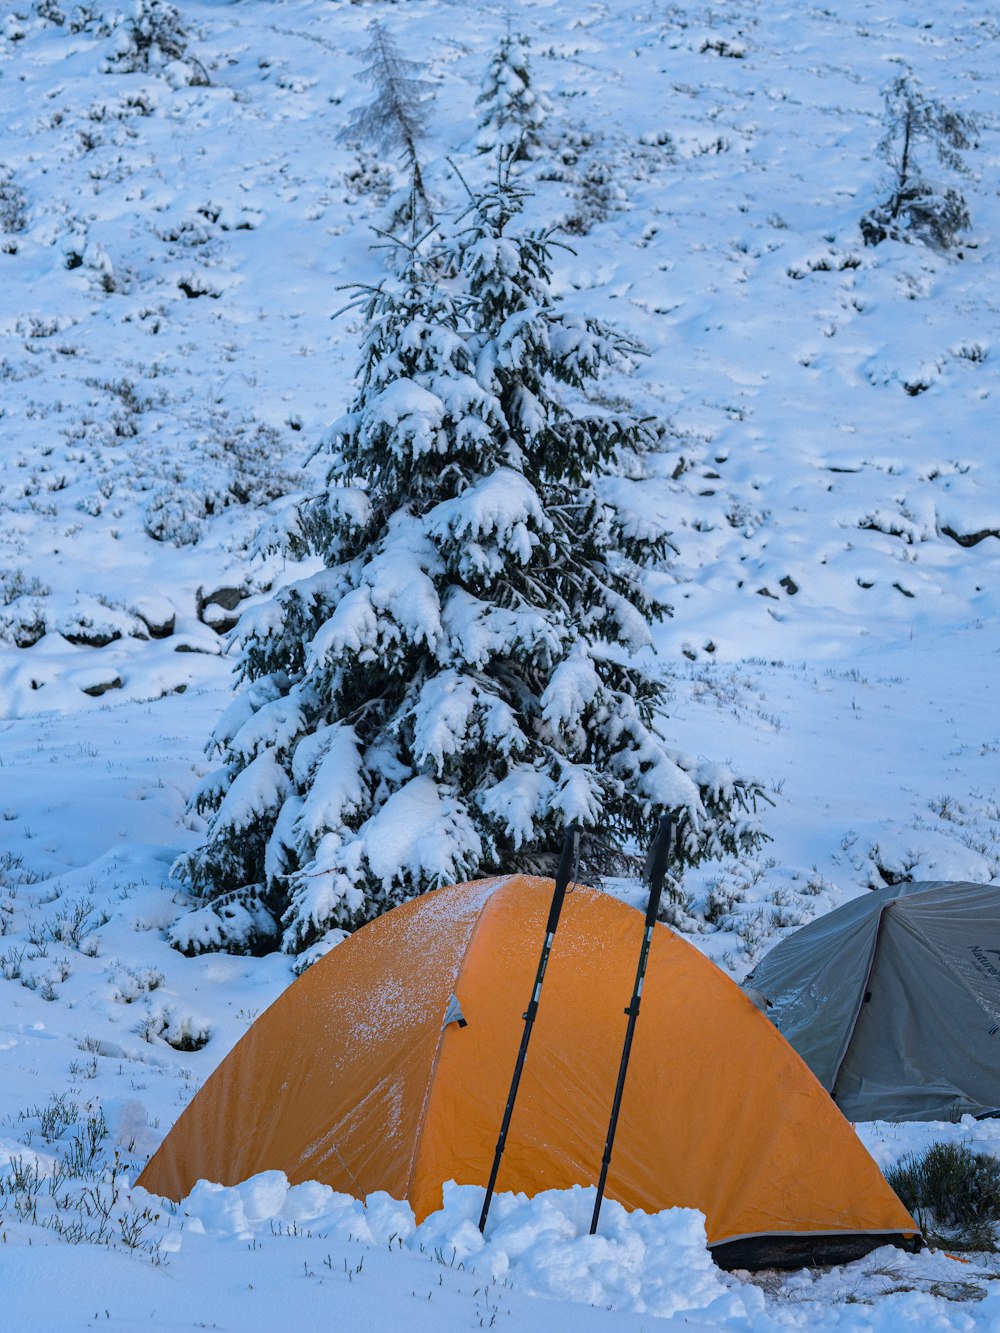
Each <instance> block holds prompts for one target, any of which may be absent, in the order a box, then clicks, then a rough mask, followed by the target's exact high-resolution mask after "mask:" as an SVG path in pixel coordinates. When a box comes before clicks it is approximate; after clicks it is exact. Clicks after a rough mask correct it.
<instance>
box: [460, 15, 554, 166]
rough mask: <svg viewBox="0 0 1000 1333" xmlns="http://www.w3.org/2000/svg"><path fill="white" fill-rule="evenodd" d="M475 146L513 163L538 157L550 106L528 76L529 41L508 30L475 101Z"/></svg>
mask: <svg viewBox="0 0 1000 1333" xmlns="http://www.w3.org/2000/svg"><path fill="white" fill-rule="evenodd" d="M476 106H477V107H479V124H478V133H477V135H476V147H477V149H478V150H479V152H481V153H502V154H503V155H504V156H505V157H507V158H509V159H510V160H512V161H515V162H519V161H523V160H524V159H530V158H534V157H537V155H538V152H539V150H540V148H541V145H542V140H541V129H542V126H543V125H544V124H545V120H546V118H547V116H548V115H549V112H550V111H551V110H552V104H551V102H550V101H549V99H548V98H547V97H546V96H545V94H544V93H543V92H541V91H540V89H539V88H538V87H537V86H536V85H535V84H534V82H533V81H532V77H531V67H530V60H529V47H528V39H527V38H526V37H524V36H523V35H521V34H514V33H512V32H511V31H510V30H509V29H508V31H507V33H506V35H505V36H504V37H503V39H502V40H501V42H500V45H499V46H498V47H497V50H496V54H495V55H494V56H493V59H492V60H491V61H490V64H489V67H488V69H487V71H486V75H485V77H484V79H483V84H482V90H481V91H480V94H479V96H478V97H477V98H476Z"/></svg>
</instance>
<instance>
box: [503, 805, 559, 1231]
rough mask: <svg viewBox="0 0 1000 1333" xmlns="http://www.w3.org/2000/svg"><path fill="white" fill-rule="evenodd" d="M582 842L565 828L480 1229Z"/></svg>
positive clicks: (512, 1112)
mask: <svg viewBox="0 0 1000 1333" xmlns="http://www.w3.org/2000/svg"><path fill="white" fill-rule="evenodd" d="M579 846H580V830H579V829H578V828H576V826H575V825H570V827H569V828H568V829H567V830H566V839H565V841H564V843H563V849H562V856H561V857H560V858H559V869H558V870H557V871H556V882H555V888H554V889H553V892H552V905H551V907H550V908H549V919H548V922H547V923H546V926H545V942H544V943H543V945H542V953H541V957H540V958H539V960H538V970H537V971H536V973H535V980H534V983H533V984H532V987H531V998H530V999H529V1001H528V1007H527V1009H526V1010H525V1012H524V1030H523V1031H522V1033H521V1045H520V1047H519V1048H518V1052H517V1059H516V1060H515V1062H514V1074H513V1077H512V1078H511V1081H510V1091H509V1092H508V1094H507V1104H506V1106H505V1107H504V1112H503V1120H502V1121H501V1122H500V1134H499V1137H498V1138H497V1146H496V1151H495V1152H494V1154H493V1166H492V1168H491V1170H490V1179H489V1184H488V1185H487V1186H486V1197H485V1199H484V1200H483V1211H482V1212H481V1213H480V1215H479V1230H480V1231H481V1232H484V1233H485V1231H486V1219H487V1217H488V1216H489V1211H490V1204H491V1202H492V1200H493V1191H494V1189H495V1188H496V1183H497V1175H498V1173H499V1171H500V1162H501V1160H502V1158H503V1153H504V1148H505V1147H506V1145H507V1131H508V1130H509V1129H510V1120H511V1116H512V1115H513V1114H514V1103H515V1101H516V1100H517V1090H518V1087H519V1085H520V1082H521V1071H522V1070H523V1069H524V1060H525V1056H526V1055H527V1054H528V1042H529V1041H530V1040H531V1029H532V1026H533V1024H534V1022H535V1015H536V1014H537V1013H538V1001H539V998H540V996H541V993H542V982H543V981H544V980H545V969H546V968H547V967H548V963H549V954H550V953H551V951H552V941H553V940H554V939H555V933H556V928H557V927H558V925H559V916H560V914H561V912H562V906H563V902H564V901H565V899H566V889H567V888H568V886H569V882H570V879H571V877H572V875H573V869H574V866H575V864H576V859H577V853H578V851H579Z"/></svg>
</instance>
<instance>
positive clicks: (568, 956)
mask: <svg viewBox="0 0 1000 1333" xmlns="http://www.w3.org/2000/svg"><path fill="white" fill-rule="evenodd" d="M551 893H552V883H551V881H549V880H536V879H531V878H529V877H525V876H511V877H509V878H507V879H504V880H499V881H498V880H492V881H483V882H480V883H477V884H473V885H459V886H457V887H454V888H450V889H439V890H437V891H436V892H434V893H431V894H427V895H425V896H424V897H422V898H418V899H415V900H414V901H412V902H410V903H407V904H405V905H404V906H402V907H398V908H396V909H395V910H393V911H392V912H389V913H387V914H386V915H385V916H384V917H381V918H379V919H378V920H377V921H375V922H373V923H372V924H371V925H369V926H366V927H364V928H363V929H362V930H360V931H358V932H357V933H356V934H355V935H353V936H352V937H351V938H350V939H349V940H346V941H345V942H344V943H343V944H341V945H339V946H338V947H337V948H336V949H335V950H333V951H332V953H330V954H329V955H328V956H327V957H326V958H325V959H323V960H321V961H320V962H319V963H317V964H316V965H315V966H314V967H312V968H311V969H310V970H309V971H308V972H306V973H305V975H304V976H303V977H302V978H300V979H299V980H298V981H297V982H296V983H295V984H294V985H293V986H291V987H289V989H288V990H287V991H286V992H285V994H284V995H282V996H281V997H280V999H279V1000H278V1001H277V1002H276V1003H275V1004H274V1005H273V1006H272V1007H271V1008H270V1009H269V1010H268V1011H267V1013H266V1014H264V1015H263V1016H262V1017H261V1018H260V1019H258V1021H257V1023H255V1024H254V1026H253V1028H251V1030H250V1032H249V1033H248V1034H247V1036H246V1037H245V1038H244V1039H243V1041H241V1042H240V1043H239V1045H238V1046H237V1047H236V1048H235V1050H234V1051H233V1052H232V1053H231V1054H230V1055H229V1056H228V1057H227V1059H226V1060H224V1061H223V1063H222V1065H221V1066H220V1067H219V1069H218V1070H217V1071H216V1073H215V1074H213V1075H212V1077H211V1078H210V1079H209V1080H208V1081H207V1082H206V1084H205V1086H204V1088H203V1089H202V1090H201V1091H200V1092H199V1093H198V1094H197V1096H196V1097H195V1098H194V1100H193V1101H192V1103H191V1105H190V1107H189V1108H188V1109H187V1110H186V1111H185V1112H184V1114H183V1115H182V1116H181V1118H180V1120H179V1121H178V1123H177V1125H176V1126H175V1128H174V1129H173V1130H172V1131H171V1133H170V1134H169V1135H168V1136H167V1138H166V1140H165V1141H164V1144H163V1146H162V1147H161V1149H160V1151H159V1152H158V1153H157V1155H156V1156H155V1157H154V1158H153V1160H152V1161H151V1162H150V1164H149V1166H148V1167H147V1168H146V1171H145V1172H144V1173H143V1175H142V1176H141V1177H140V1182H139V1183H140V1184H142V1185H144V1186H146V1188H148V1189H151V1190H154V1191H157V1192H159V1193H163V1194H167V1195H170V1196H172V1197H174V1198H179V1197H181V1196H182V1195H183V1194H186V1193H187V1192H188V1191H189V1190H190V1189H191V1188H192V1187H193V1185H194V1184H195V1182H196V1181H197V1180H198V1179H199V1178H201V1177H205V1178H208V1179H211V1180H218V1181H221V1182H222V1183H224V1184H234V1183H236V1182H237V1181H239V1180H242V1179H245V1178H246V1177H247V1176H250V1175H253V1174H254V1173H256V1172H258V1171H262V1170H265V1169H268V1168H280V1169H281V1170H283V1171H285V1172H286V1174H287V1175H288V1176H289V1179H290V1180H292V1181H293V1182H298V1181H302V1180H306V1179H318V1180H322V1181H325V1182H327V1183H329V1184H330V1185H333V1186H334V1187H335V1188H336V1189H340V1190H345V1191H348V1192H351V1193H355V1194H359V1195H364V1194H366V1193H369V1192H371V1191H374V1190H387V1191H388V1192H389V1193H390V1194H393V1195H394V1196H395V1197H398V1198H404V1197H405V1198H408V1199H409V1200H410V1203H411V1204H412V1206H413V1209H414V1212H415V1213H416V1215H417V1218H418V1219H421V1220H422V1219H423V1217H425V1216H426V1215H427V1214H428V1213H429V1212H432V1211H433V1210H434V1209H436V1208H438V1207H440V1204H441V1186H442V1183H443V1182H444V1181H447V1180H452V1179H454V1180H457V1181H458V1182H459V1183H462V1184H479V1185H485V1184H486V1181H487V1179H488V1175H489V1169H490V1165H491V1163H492V1160H493V1152H494V1148H495V1146H496V1140H497V1135H498V1132H499V1128H500V1120H501V1117H502V1114H503V1108H504V1104H505V1101H506V1097H507V1092H508V1089H509V1086H510V1078H511V1073H512V1071H513V1066H514V1059H515V1056H516V1053H517V1048H518V1044H519V1042H520V1039H521V1033H522V1031H523V1019H522V1016H523V1013H524V1008H525V1006H526V1004H527V1002H528V998H529V994H530V990H531V985H532V982H533V979H534V975H535V969H536V967H537V964H538V957H539V952H540V950H541V945H542V940H543V936H544V931H545V922H546V917H547V914H548V910H549V904H550V900H551ZM642 931H643V918H642V916H641V914H640V913H638V912H636V911H634V910H633V909H632V908H630V907H627V906H625V905H624V904H622V903H621V902H619V901H618V900H617V899H614V898H611V897H609V896H608V895H606V894H601V893H597V892H595V891H594V890H592V889H587V888H584V887H578V888H575V889H573V890H571V892H570V893H569V894H568V895H567V898H566V903H565V906H564V908H563V915H562V919H561V921H560V924H559V930H558V933H557V935H556V939H555V943H554V945H553V949H552V955H551V959H550V962H549V968H548V973H547V975H546V978H545V985H544V988H543V991H542V998H541V1005H540V1008H539V1012H538V1018H537V1020H536V1023H535V1026H534V1032H533V1035H532V1039H531V1045H530V1048H529V1051H528V1058H527V1062H526V1065H525V1069H524V1074H523V1077H522V1081H521V1088H520V1092H519V1095H518V1101H517V1105H516V1108H515V1111H514V1116H513V1120H512V1122H511V1127H510V1134H509V1137H508V1140H507V1149H506V1153H505V1156H504V1161H503V1165H502V1167H501V1171H500V1175H499V1179H498V1182H497V1188H498V1189H501V1190H522V1191H524V1192H526V1193H528V1194H533V1193H536V1192H538V1191H539V1190H542V1189H549V1188H566V1187H568V1186H570V1185H574V1184H581V1185H591V1184H594V1183H595V1182H596V1179H597V1176H598V1173H599V1171H600V1164H601V1153H602V1150H603V1146H604V1136H605V1133H606V1130H607V1123H608V1116H609V1113H610V1109H611V1102H612V1097H613V1093H614V1087H615V1081H616V1078H617V1074H618V1063H619V1059H620V1055H621V1048H622V1042H623V1039H624V1036H625V1028H626V1023H627V1019H626V1016H625V1013H624V1009H625V1006H626V1005H627V1003H628V1001H629V999H630V996H631V992H632V984H633V980H634V977H635V968H636V963H637V961H638V956H639V947H640V942H641V937H642ZM452 991H454V992H455V994H456V995H457V997H458V999H459V1002H460V1004H461V1006H462V1010H463V1013H464V1015H465V1017H466V1019H467V1021H468V1026H467V1027H465V1028H459V1027H458V1025H457V1024H450V1025H449V1026H448V1027H447V1028H444V1029H443V1028H442V1019H443V1016H444V1012H445V1008H446V1006H447V1002H448V997H449V995H450V994H451V992H452ZM607 1193H608V1197H609V1198H615V1199H618V1200H620V1201H621V1202H622V1203H624V1204H625V1205H626V1206H628V1207H630V1208H642V1209H644V1210H646V1211H649V1212H655V1211H657V1210H659V1209H661V1208H665V1207H669V1206H671V1205H674V1204H681V1205H686V1206H689V1207H695V1208H700V1209H701V1210H702V1211H703V1212H704V1213H705V1214H706V1218H707V1229H708V1237H709V1240H710V1241H711V1242H718V1241H724V1240H729V1239H733V1238H737V1237H740V1236H747V1235H772V1234H773V1235H781V1234H803V1233H810V1232H848V1233H854V1232H868V1231H873V1232H903V1233H907V1234H912V1233H914V1232H915V1231H916V1227H915V1226H914V1223H913V1221H912V1219H911V1218H910V1217H909V1215H908V1214H907V1213H906V1211H905V1209H903V1207H902V1205H901V1204H900V1203H899V1201H898V1200H897V1198H896V1196H895V1195H894V1194H893V1193H892V1191H891V1190H890V1189H889V1187H888V1185H886V1183H885V1181H884V1179H883V1178H882V1175H881V1173H880V1172H879V1170H878V1168H877V1167H876V1166H875V1164H874V1162H873V1161H872V1160H871V1158H870V1157H869V1156H868V1154H867V1153H866V1152H865V1150H864V1148H863V1147H862V1145H861V1143H860V1142H859V1141H858V1139H857V1137H856V1136H855V1134H854V1132H853V1130H852V1129H851V1127H850V1126H849V1125H848V1124H847V1122H846V1121H845V1120H844V1119H843V1117H842V1116H841V1114H840V1112H839V1111H838V1110H837V1108H836V1107H835V1106H834V1104H833V1102H832V1101H831V1100H830V1098H829V1096H828V1095H827V1094H826V1093H825V1092H824V1091H823V1089H822V1088H821V1086H820V1085H819V1083H818V1082H817V1081H816V1079H815V1078H814V1077H813V1075H812V1074H811V1073H810V1072H809V1070H808V1069H807V1067H806V1066H805V1064H803V1062H802V1061H801V1060H800V1059H799V1057H798V1056H797V1055H796V1054H795V1052H794V1051H793V1050H792V1048H791V1047H790V1046H789V1045H788V1044H787V1043H786V1042H785V1040H784V1038H782V1037H781V1036H780V1034H779V1033H778V1032H777V1030H776V1029H775V1028H774V1027H772V1025H771V1024H770V1023H769V1022H768V1020H767V1019H766V1018H765V1017H764V1015H762V1014H761V1013H759V1012H758V1011H757V1009H756V1008H755V1007H754V1006H753V1004H751V1003H750V1001H749V1000H748V999H747V998H746V997H745V996H744V995H743V993H742V992H741V991H740V990H739V988H738V987H737V986H735V985H734V984H733V983H732V982H731V981H730V980H729V978H728V977H726V976H725V975H724V974H723V973H722V972H721V971H719V969H718V968H716V967H715V966H714V964H712V963H711V962H710V961H709V960H708V959H706V958H705V957H703V956H702V955H701V954H700V953H698V951H697V950H695V949H694V948H692V947H691V946H690V945H688V944H686V943H685V942H684V941H683V940H681V939H679V938H678V937H677V936H676V935H674V934H673V933H672V932H671V931H669V930H668V929H667V928H666V927H665V926H658V927H657V928H656V930H655V931H654V936H653V943H652V947H651V950H650V959H649V967H648V970H647V974H646V984H645V989H644V992H643V999H642V1012H641V1015H640V1018H639V1021H638V1025H637V1028H636V1035H635V1043H634V1045H633V1048H632V1060H631V1064H630V1067H629V1076H628V1082H627V1084H626V1088H625V1095H624V1099H623V1102H622V1112H621V1119H620V1122H619V1128H618V1136H617V1139H616V1142H615V1149H614V1156H613V1159H612V1165H611V1171H610V1174H609V1177H608V1189H607Z"/></svg>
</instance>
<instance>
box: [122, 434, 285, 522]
mask: <svg viewBox="0 0 1000 1333" xmlns="http://www.w3.org/2000/svg"><path fill="white" fill-rule="evenodd" d="M283 456H284V442H283V441H282V438H281V435H280V434H279V432H278V431H277V430H275V429H274V427H273V426H268V425H267V424H266V423H264V422H261V421H255V420H253V419H252V418H251V419H236V420H231V419H230V418H229V416H228V415H227V414H226V413H216V414H213V416H212V417H211V419H210V421H209V423H208V426H207V428H206V429H205V430H204V431H202V432H199V433H198V434H197V435H195V436H194V437H193V438H192V440H191V441H190V447H189V449H188V451H187V452H186V453H179V454H178V455H177V456H176V457H175V458H174V460H173V463H172V465H171V468H170V469H169V473H168V475H167V476H165V477H164V478H163V479H162V480H161V481H160V482H158V483H157V484H156V486H155V487H154V489H153V494H152V497H151V498H150V500H149V502H148V504H147V505H146V510H145V514H144V516H143V526H144V527H145V529H146V532H147V534H148V535H149V536H150V537H152V538H153V539H154V540H155V541H162V542H171V543H172V544H173V545H174V546H193V545H194V544H195V543H196V542H198V541H200V539H201V536H202V533H203V531H204V525H205V522H206V521H207V520H208V519H210V518H211V517H212V516H213V515H214V514H219V513H221V512H222V511H223V510H224V509H228V508H230V506H232V505H246V504H255V505H262V504H267V503H268V502H269V501H270V500H275V499H277V498H278V497H279V496H281V495H287V494H288V492H289V491H291V490H294V489H295V487H296V484H297V479H296V478H294V477H292V476H291V475H290V473H289V472H287V471H286V470H284V469H283V467H282V461H283Z"/></svg>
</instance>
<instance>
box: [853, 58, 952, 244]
mask: <svg viewBox="0 0 1000 1333" xmlns="http://www.w3.org/2000/svg"><path fill="white" fill-rule="evenodd" d="M885 110H886V129H885V134H884V136H883V138H882V140H881V142H880V143H879V146H878V151H879V153H880V155H881V156H882V157H883V158H885V160H886V162H887V163H888V164H889V168H890V172H891V176H890V180H889V196H888V198H887V199H886V200H885V201H884V202H883V203H881V204H878V205H877V206H876V207H875V208H873V209H871V211H870V212H868V213H866V214H865V216H864V217H863V218H862V219H861V223H860V226H861V234H862V236H863V237H864V239H865V243H866V244H867V245H878V244H879V243H880V242H881V241H884V240H886V239H890V238H891V239H893V240H902V241H905V240H908V239H910V238H911V237H916V238H917V239H918V240H921V241H924V242H925V244H927V245H931V246H933V247H935V248H936V249H940V250H947V249H949V248H950V247H951V246H953V245H954V244H955V243H956V241H957V240H958V239H959V236H960V234H961V233H962V232H963V231H964V230H965V229H966V228H967V227H968V226H969V221H970V219H969V207H968V204H967V203H966V200H965V196H964V195H963V194H962V193H961V191H959V190H957V189H956V188H955V187H954V186H953V185H948V184H946V183H944V182H942V181H940V180H935V179H932V178H931V177H929V176H928V175H927V174H926V173H925V171H924V170H923V168H922V166H921V164H920V162H919V161H918V154H919V151H920V147H921V145H925V146H926V145H929V146H930V147H931V148H932V149H933V150H934V153H935V155H936V156H937V160H938V163H939V165H940V166H941V167H943V168H945V169H946V170H948V171H952V172H966V171H967V170H968V168H967V167H966V165H965V161H964V159H963V157H962V153H963V152H964V151H965V150H966V149H968V148H971V147H973V138H974V135H975V122H974V120H973V118H972V117H970V116H967V115H963V114H961V113H960V112H958V111H953V110H952V109H951V108H950V107H947V106H945V105H944V104H943V103H942V102H938V101H936V100H934V99H933V98H930V97H926V96H925V95H924V93H923V92H922V91H921V89H920V86H919V85H918V84H917V82H916V80H915V79H914V78H913V76H912V75H911V74H901V75H900V76H899V77H898V78H897V79H895V80H894V81H893V82H892V83H891V84H890V85H889V87H888V88H887V89H886V91H885Z"/></svg>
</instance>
